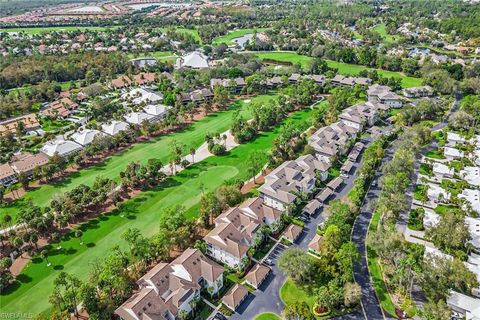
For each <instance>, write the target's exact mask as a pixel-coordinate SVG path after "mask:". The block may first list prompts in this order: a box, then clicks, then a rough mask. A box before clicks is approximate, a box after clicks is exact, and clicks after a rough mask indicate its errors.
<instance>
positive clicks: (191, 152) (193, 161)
mask: <svg viewBox="0 0 480 320" xmlns="http://www.w3.org/2000/svg"><path fill="white" fill-rule="evenodd" d="M196 152H197V150H196V149H195V148H190V155H191V156H192V163H195V153H196Z"/></svg>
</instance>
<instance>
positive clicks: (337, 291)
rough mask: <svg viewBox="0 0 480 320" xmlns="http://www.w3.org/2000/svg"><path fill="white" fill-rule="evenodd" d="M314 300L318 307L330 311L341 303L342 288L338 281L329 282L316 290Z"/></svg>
mask: <svg viewBox="0 0 480 320" xmlns="http://www.w3.org/2000/svg"><path fill="white" fill-rule="evenodd" d="M315 298H316V300H317V303H318V305H319V306H321V307H326V308H328V309H329V310H332V309H333V308H337V307H339V306H340V305H341V304H342V303H343V300H344V296H343V287H342V286H341V285H340V283H339V281H338V280H336V279H334V280H331V281H330V282H328V284H327V285H326V286H321V287H320V288H319V289H317V291H316V295H315Z"/></svg>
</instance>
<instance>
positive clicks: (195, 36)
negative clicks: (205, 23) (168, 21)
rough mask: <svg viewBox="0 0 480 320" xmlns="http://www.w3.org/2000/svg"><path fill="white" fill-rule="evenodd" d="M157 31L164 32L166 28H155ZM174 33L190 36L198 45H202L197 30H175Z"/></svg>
mask: <svg viewBox="0 0 480 320" xmlns="http://www.w3.org/2000/svg"><path fill="white" fill-rule="evenodd" d="M157 30H160V31H162V32H166V31H167V30H168V28H157ZM175 31H177V32H180V33H186V34H189V35H191V36H192V37H193V38H194V39H195V40H197V42H199V43H200V44H201V43H202V39H201V38H200V35H199V34H198V31H197V29H187V28H181V27H180V28H175Z"/></svg>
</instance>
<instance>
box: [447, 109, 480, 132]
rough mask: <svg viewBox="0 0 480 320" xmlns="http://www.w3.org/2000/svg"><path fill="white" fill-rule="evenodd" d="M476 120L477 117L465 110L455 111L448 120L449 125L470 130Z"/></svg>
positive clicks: (457, 128)
mask: <svg viewBox="0 0 480 320" xmlns="http://www.w3.org/2000/svg"><path fill="white" fill-rule="evenodd" d="M474 121H475V118H474V117H473V116H471V115H470V114H468V113H466V112H465V111H457V112H455V113H453V114H452V115H451V116H450V118H449V120H448V122H449V125H450V126H451V127H452V128H454V129H456V130H469V129H470V128H471V127H472V125H473V123H474Z"/></svg>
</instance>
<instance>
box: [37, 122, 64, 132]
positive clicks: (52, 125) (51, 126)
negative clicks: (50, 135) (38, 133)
mask: <svg viewBox="0 0 480 320" xmlns="http://www.w3.org/2000/svg"><path fill="white" fill-rule="evenodd" d="M40 123H41V125H42V129H43V130H45V131H47V132H48V131H53V130H57V129H60V128H63V127H65V126H68V125H71V124H72V123H71V122H70V121H66V120H48V119H42V120H40Z"/></svg>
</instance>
